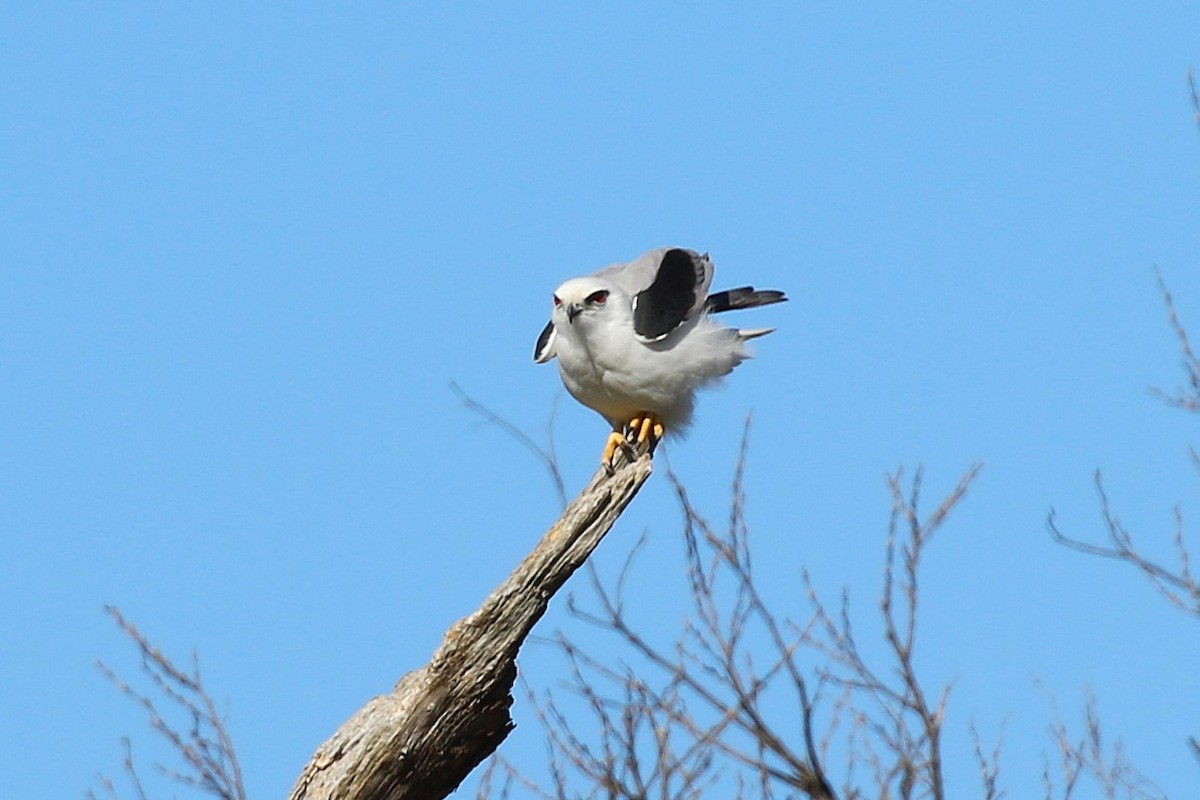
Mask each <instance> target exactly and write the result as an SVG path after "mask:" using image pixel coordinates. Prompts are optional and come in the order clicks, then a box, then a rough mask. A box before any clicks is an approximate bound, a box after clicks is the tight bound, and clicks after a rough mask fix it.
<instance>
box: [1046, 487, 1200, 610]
mask: <svg viewBox="0 0 1200 800" xmlns="http://www.w3.org/2000/svg"><path fill="white" fill-rule="evenodd" d="M1096 491H1097V492H1098V493H1099V495H1100V511H1101V514H1102V516H1103V519H1104V526H1105V529H1106V531H1107V534H1108V541H1109V542H1110V544H1109V545H1096V544H1090V543H1088V542H1085V541H1082V540H1080V539H1076V538H1073V537H1071V536H1068V535H1066V534H1065V533H1063V532H1062V531H1061V530H1059V528H1058V525H1057V520H1056V517H1055V513H1054V511H1053V509H1052V510H1051V511H1050V514H1049V516H1048V517H1047V520H1046V525H1047V527H1048V528H1049V530H1050V535H1051V536H1052V537H1053V538H1054V541H1056V542H1058V543H1059V544H1061V545H1064V546H1066V547H1069V548H1071V549H1072V550H1077V551H1079V552H1081V553H1087V554H1088V555H1092V556H1100V557H1101V558H1111V559H1115V560H1117V561H1123V562H1125V563H1127V564H1132V565H1133V566H1134V567H1136V568H1137V569H1138V570H1140V571H1141V572H1142V574H1143V575H1145V576H1146V577H1147V578H1149V579H1150V581H1151V583H1152V584H1153V585H1154V588H1155V589H1157V590H1158V591H1159V592H1160V593H1161V594H1162V595H1163V597H1165V598H1166V599H1167V601H1168V602H1170V603H1171V605H1173V606H1175V607H1176V608H1178V609H1180V610H1182V611H1184V612H1186V613H1188V614H1191V615H1193V616H1200V582H1198V581H1197V579H1196V576H1195V575H1193V574H1192V570H1191V556H1190V553H1189V551H1188V547H1187V542H1186V541H1185V539H1184V526H1183V514H1182V512H1180V511H1179V509H1176V510H1175V535H1174V544H1175V552H1176V558H1177V560H1178V566H1177V567H1175V568H1174V569H1172V568H1169V567H1165V566H1163V565H1162V564H1159V563H1158V562H1156V561H1152V560H1150V559H1149V558H1146V557H1145V556H1144V555H1142V553H1141V551H1139V550H1138V549H1137V547H1136V546H1135V545H1134V543H1133V536H1132V535H1131V534H1130V532H1129V530H1128V529H1127V528H1126V527H1125V526H1124V525H1123V524H1122V523H1121V520H1120V519H1119V518H1118V517H1117V516H1116V513H1115V512H1114V511H1113V509H1112V506H1111V504H1110V503H1109V500H1108V493H1107V492H1106V491H1105V490H1104V480H1103V476H1102V475H1101V473H1100V470H1096Z"/></svg>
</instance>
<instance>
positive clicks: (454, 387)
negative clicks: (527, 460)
mask: <svg viewBox="0 0 1200 800" xmlns="http://www.w3.org/2000/svg"><path fill="white" fill-rule="evenodd" d="M450 391H452V392H454V394H455V395H457V396H458V399H459V401H460V402H461V403H462V404H463V405H464V406H466V407H467V409H468V410H469V411H472V412H474V413H476V414H478V415H479V416H481V417H483V418H484V420H486V421H487V422H488V423H489V424H491V425H495V426H496V427H498V428H500V430H502V431H504V432H505V433H507V434H508V435H509V436H511V437H513V438H514V439H516V440H517V442H518V443H519V444H520V445H521V446H522V447H524V448H525V449H526V450H528V451H529V452H531V453H533V454H534V455H535V456H536V457H537V459H538V460H539V461H541V462H542V466H544V467H545V468H546V472H548V473H549V474H550V480H551V481H553V482H554V490H555V491H556V492H557V493H558V501H559V504H560V505H562V506H563V507H564V508H565V507H566V505H567V488H566V485H565V484H564V483H563V477H562V471H561V470H559V468H558V454H557V453H556V452H555V450H554V419H555V416H556V413H557V411H558V404H557V403H555V406H554V408H553V409H552V410H551V412H550V421H549V422H548V423H547V435H546V439H547V444H546V446H545V447H542V446H541V445H539V444H538V443H537V442H535V441H534V440H533V437H531V436H530V435H529V434H527V433H525V431H523V430H521V429H520V428H518V427H517V426H516V425H514V424H513V423H512V422H510V421H509V420H507V419H505V418H504V417H502V416H500V415H499V414H497V413H496V412H495V411H492V410H491V409H490V408H488V407H487V406H485V405H483V404H482V403H480V402H479V401H478V400H476V399H474V398H473V397H471V396H470V395H468V394H467V393H466V392H464V391H463V390H462V388H461V387H460V386H459V385H458V384H457V383H456V382H454V381H451V382H450Z"/></svg>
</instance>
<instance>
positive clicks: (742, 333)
mask: <svg viewBox="0 0 1200 800" xmlns="http://www.w3.org/2000/svg"><path fill="white" fill-rule="evenodd" d="M774 332H775V329H774V328H746V329H739V330H738V332H737V335H738V338H739V339H741V340H742V341H743V342H744V341H747V340H749V339H757V338H758V337H760V336H766V335H767V334H768V333H774Z"/></svg>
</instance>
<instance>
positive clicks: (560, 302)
mask: <svg viewBox="0 0 1200 800" xmlns="http://www.w3.org/2000/svg"><path fill="white" fill-rule="evenodd" d="M554 305H556V306H561V305H562V300H559V299H558V295H554Z"/></svg>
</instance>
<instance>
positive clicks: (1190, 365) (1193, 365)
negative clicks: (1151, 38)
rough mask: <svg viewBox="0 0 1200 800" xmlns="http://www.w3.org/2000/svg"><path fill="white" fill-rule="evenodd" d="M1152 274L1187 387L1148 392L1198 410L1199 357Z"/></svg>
mask: <svg viewBox="0 0 1200 800" xmlns="http://www.w3.org/2000/svg"><path fill="white" fill-rule="evenodd" d="M1192 77H1193V83H1192V91H1193V92H1195V82H1194V79H1195V76H1194V75H1193V76H1192ZM1193 96H1194V95H1193ZM1197 113H1200V111H1198V112H1197ZM1154 276H1155V278H1156V279H1157V280H1158V288H1159V290H1160V291H1162V295H1163V303H1164V304H1165V305H1166V307H1167V318H1168V319H1169V320H1170V323H1171V329H1172V330H1173V331H1174V332H1175V337H1176V338H1177V339H1178V340H1179V351H1180V356H1181V358H1180V361H1181V365H1182V366H1183V371H1184V373H1185V374H1186V375H1187V388H1186V389H1178V390H1176V391H1175V393H1174V394H1168V393H1167V392H1164V391H1163V390H1162V389H1158V388H1155V387H1151V389H1150V393H1151V394H1153V395H1154V396H1155V397H1157V398H1159V399H1160V400H1162V401H1163V402H1164V403H1166V404H1167V405H1170V406H1174V407H1176V408H1182V409H1183V410H1184V411H1200V358H1197V356H1196V352H1195V351H1194V350H1193V349H1192V343H1191V340H1190V339H1189V337H1188V332H1187V328H1186V327H1184V325H1183V323H1182V322H1181V321H1180V319H1179V312H1178V310H1177V309H1176V308H1175V299H1174V297H1172V296H1171V291H1170V290H1169V289H1168V288H1167V284H1166V282H1165V281H1164V280H1163V276H1162V273H1161V272H1160V271H1159V270H1158V269H1155V270H1154Z"/></svg>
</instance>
